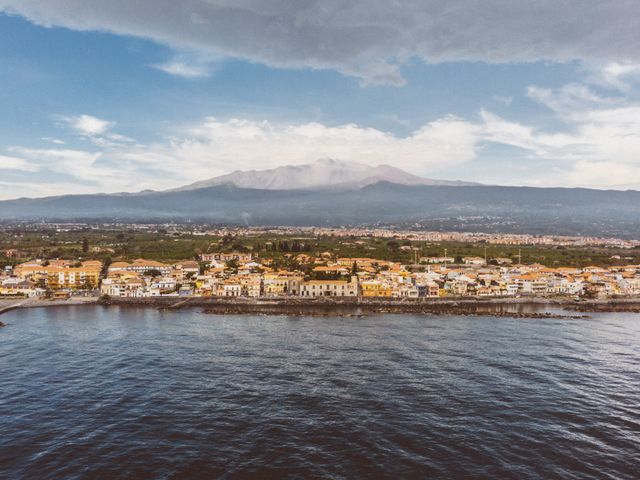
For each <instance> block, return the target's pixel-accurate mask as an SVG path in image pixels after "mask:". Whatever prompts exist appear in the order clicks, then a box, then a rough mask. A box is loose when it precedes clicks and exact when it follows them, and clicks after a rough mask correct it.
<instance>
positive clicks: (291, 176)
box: [168, 158, 479, 191]
mask: <svg viewBox="0 0 640 480" xmlns="http://www.w3.org/2000/svg"><path fill="white" fill-rule="evenodd" d="M381 181H388V182H391V183H396V184H399V185H447V186H458V185H465V186H470V185H479V184H476V183H472V182H462V181H456V180H454V181H449V180H434V179H430V178H423V177H420V176H418V175H414V174H412V173H408V172H406V171H404V170H402V169H400V168H397V167H393V166H391V165H386V164H381V165H377V166H370V165H366V164H364V163H359V162H348V161H344V160H336V159H330V158H325V159H319V160H316V161H315V162H312V163H305V164H301V165H283V166H280V167H276V168H270V169H264V170H235V171H233V172H231V173H228V174H225V175H220V176H217V177H213V178H210V179H207V180H200V181H198V182H194V183H191V184H189V185H184V186H182V187H178V188H173V189H170V190H168V191H186V190H197V189H199V188H206V187H213V186H216V185H222V184H226V183H230V184H233V185H235V186H237V187H242V188H258V189H260V188H261V189H266V190H307V189H321V190H346V189H359V188H362V187H364V186H367V185H371V184H374V183H378V182H381Z"/></svg>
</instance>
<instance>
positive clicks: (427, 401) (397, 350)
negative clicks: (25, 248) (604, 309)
mask: <svg viewBox="0 0 640 480" xmlns="http://www.w3.org/2000/svg"><path fill="white" fill-rule="evenodd" d="M2 321H4V322H5V323H7V324H8V326H7V327H5V328H3V329H0V478H3V479H4V478H7V479H21V478H25V479H48V478H64V479H74V478H90V479H98V478H105V479H120V478H123V479H124V478H159V479H183V478H240V479H242V478H304V479H308V478H350V479H351V478H367V479H371V478H393V479H397V478H479V479H480V478H514V479H516V478H517V479H523V478H531V479H533V478H541V479H549V478H562V479H637V478H640V315H637V314H636V315H634V314H595V315H594V316H593V318H591V319H573V320H570V319H569V320H568V319H512V318H492V317H458V316H419V315H415V316H414V315H380V316H369V317H365V318H357V319H356V318H306V317H285V316H271V317H269V316H263V317H260V316H214V315H206V314H203V313H201V312H200V311H198V310H195V309H194V310H183V311H175V312H166V311H165V312H160V311H156V310H153V309H145V308H119V307H94V306H89V307H86V306H85V307H62V308H50V309H32V310H18V311H13V312H10V313H8V314H5V315H3V316H2Z"/></svg>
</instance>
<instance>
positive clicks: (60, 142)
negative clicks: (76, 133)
mask: <svg viewBox="0 0 640 480" xmlns="http://www.w3.org/2000/svg"><path fill="white" fill-rule="evenodd" d="M40 140H44V141H45V142H51V143H53V144H56V145H65V144H66V143H67V142H65V141H64V140H60V139H59V138H53V137H42V138H40Z"/></svg>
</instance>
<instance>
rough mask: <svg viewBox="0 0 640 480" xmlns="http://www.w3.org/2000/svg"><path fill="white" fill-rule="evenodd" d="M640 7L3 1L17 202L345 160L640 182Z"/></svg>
mask: <svg viewBox="0 0 640 480" xmlns="http://www.w3.org/2000/svg"><path fill="white" fill-rule="evenodd" d="M638 24H640V2H638V1H637V0H617V1H616V2H611V1H609V0H607V1H601V0H590V1H588V2H577V1H575V0H572V1H568V0H536V1H526V2H525V1H514V0H483V1H480V0H455V1H452V0H415V1H414V0H363V1H359V2H353V1H349V0H345V1H338V0H272V1H265V0H182V1H180V2H176V1H174V0H136V1H132V0H46V1H45V0H0V199H8V198H17V197H41V196H47V195H60V194H67V193H98V192H121V191H140V190H145V189H156V190H157V189H166V188H173V187H177V186H180V185H184V184H188V183H192V182H195V181H199V180H204V179H207V178H211V177H214V176H217V175H221V174H225V173H229V172H230V171H233V170H237V169H239V170H249V169H265V168H272V167H276V166H280V165H288V164H302V163H308V162H313V161H315V160H318V159H321V158H335V159H340V160H349V161H356V162H360V163H366V164H371V165H378V164H390V165H394V166H396V167H400V168H402V169H404V170H406V171H408V172H411V173H414V174H417V175H421V176H424V177H428V178H436V179H449V180H467V181H474V182H482V183H487V184H496V185H498V184H499V185H531V186H563V187H591V188H613V189H629V188H634V189H638V188H640V29H638V27H637V25H638Z"/></svg>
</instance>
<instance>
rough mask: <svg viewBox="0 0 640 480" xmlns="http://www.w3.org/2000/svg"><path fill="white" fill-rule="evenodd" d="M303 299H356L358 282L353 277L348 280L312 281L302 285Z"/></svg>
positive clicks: (301, 294) (301, 293)
mask: <svg viewBox="0 0 640 480" xmlns="http://www.w3.org/2000/svg"><path fill="white" fill-rule="evenodd" d="M300 296H301V297H356V296H358V281H357V279H356V277H352V278H351V281H349V282H347V281H346V280H310V281H308V282H302V283H301V284H300Z"/></svg>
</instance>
